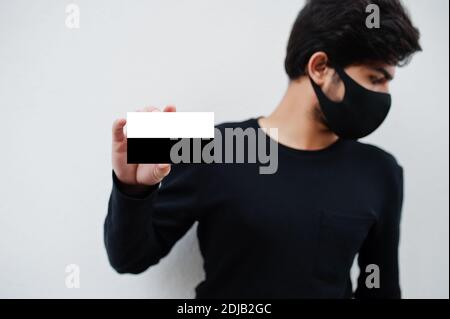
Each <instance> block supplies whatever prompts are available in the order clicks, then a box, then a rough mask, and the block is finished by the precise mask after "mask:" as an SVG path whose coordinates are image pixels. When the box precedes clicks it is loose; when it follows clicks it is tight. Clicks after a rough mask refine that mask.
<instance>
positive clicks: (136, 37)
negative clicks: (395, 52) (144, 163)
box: [0, 0, 449, 298]
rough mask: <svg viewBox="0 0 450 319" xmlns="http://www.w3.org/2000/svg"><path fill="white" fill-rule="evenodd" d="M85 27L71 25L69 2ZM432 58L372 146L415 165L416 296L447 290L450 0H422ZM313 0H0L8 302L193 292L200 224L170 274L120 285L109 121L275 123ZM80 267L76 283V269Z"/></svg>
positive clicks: (415, 73)
mask: <svg viewBox="0 0 450 319" xmlns="http://www.w3.org/2000/svg"><path fill="white" fill-rule="evenodd" d="M70 2H74V3H76V4H78V5H79V7H80V9H81V25H80V26H81V28H80V29H78V30H70V29H67V28H66V27H65V24H64V22H65V18H66V14H65V6H66V4H68V3H70ZM405 2H406V3H407V5H408V6H409V7H410V9H411V12H412V15H413V17H414V20H415V21H416V23H417V24H418V26H419V27H420V29H421V31H422V33H423V41H422V42H423V46H424V49H425V52H424V53H422V54H420V55H418V56H417V57H416V58H415V59H414V60H413V63H412V64H411V65H410V66H409V67H408V68H406V69H402V70H399V72H398V79H397V81H396V82H395V84H394V87H393V93H394V94H395V105H394V108H393V111H392V113H391V116H390V118H389V120H388V122H387V123H386V124H385V125H384V126H383V129H381V130H380V131H379V132H377V133H376V134H375V135H373V136H372V137H371V138H370V142H373V143H376V144H377V145H380V146H382V147H383V148H385V149H387V150H388V151H390V152H393V153H394V154H395V155H396V157H397V158H398V160H399V161H400V163H401V164H402V165H403V166H404V168H405V174H406V198H405V207H404V218H403V225H402V242H401V279H402V286H403V291H404V296H405V297H407V298H421V297H425V298H428V297H435V298H448V297H449V288H448V287H449V285H448V276H449V265H448V261H449V259H448V252H449V246H448V245H449V237H448V234H449V232H448V225H449V220H448V215H449V195H448V194H449V193H448V191H449V185H448V176H449V174H448V168H449V158H448V146H449V141H448V131H449V122H448V118H449V114H448V113H449V96H448V86H449V83H448V82H449V75H448V70H449V64H448V61H449V58H448V57H449V52H448V38H449V34H448V20H449V18H448V11H449V10H448V9H449V8H448V1H447V0H433V1H424V0H409V1H405ZM301 6H302V1H294V0H284V1H277V2H276V1H272V0H245V1H244V0H214V1H211V0H208V1H207V0H189V1H187V0H164V1H163V0H153V1H144V0H141V1H138V0H133V1H124V0H123V1H119V0H115V1H111V0H109V1H106V0H96V1H92V0H73V1H58V0H53V1H52V0H40V1H32V0H28V1H24V0H14V1H12V0H10V1H7V0H0V114H1V122H2V123H1V125H0V134H1V136H2V145H1V153H0V154H1V155H0V170H1V179H0V297H3V298H5V297H6V298H11V297H43V298H47V297H60V298H71V297H76V298H78V297H86V298H90V297H114V298H115V297H136V298H147V297H163V298H164V297H179V298H184V297H192V296H193V295H194V290H193V289H194V287H195V285H196V284H197V283H198V282H199V281H200V280H201V279H202V277H203V272H202V260H201V257H200V255H199V252H198V247H197V243H196V241H195V234H194V233H193V232H192V231H191V232H190V233H189V235H188V236H187V237H186V238H184V239H183V240H182V241H181V242H180V243H179V244H177V246H176V247H175V248H174V251H172V253H171V254H170V255H169V256H168V257H167V258H166V259H164V260H163V261H162V262H161V264H160V265H158V266H157V267H154V268H152V269H150V270H149V271H147V272H146V273H144V274H143V275H140V276H137V277H136V276H119V275H117V274H116V273H115V272H114V271H113V270H112V269H111V268H110V267H109V264H108V262H107V259H106V254H105V250H104V247H103V240H102V227H103V220H104V217H105V214H106V205H107V200H108V196H109V192H110V188H111V167H110V126H111V123H112V121H113V119H114V118H116V117H118V116H121V115H123V114H125V112H126V111H130V110H131V111H133V110H135V109H137V108H140V107H143V106H146V105H156V106H161V105H164V104H169V103H174V104H176V105H177V106H178V107H179V109H180V110H184V111H193V110H198V111H215V112H216V118H217V121H218V122H223V121H228V120H243V119H247V118H249V117H252V116H256V115H266V114H268V113H269V112H270V111H271V110H272V109H273V108H274V107H275V106H276V104H277V103H278V101H279V99H280V98H281V95H282V94H283V93H284V89H285V88H286V85H287V78H286V76H285V74H284V69H283V59H284V54H285V46H286V41H287V38H288V35H289V31H290V28H291V25H292V23H293V22H294V19H295V17H296V15H297V13H298V11H299V9H300V8H301ZM71 263H75V264H78V265H79V266H80V269H81V287H80V289H67V288H66V287H65V275H66V274H65V266H66V265H67V264H71Z"/></svg>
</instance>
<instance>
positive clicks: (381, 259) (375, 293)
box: [355, 165, 403, 299]
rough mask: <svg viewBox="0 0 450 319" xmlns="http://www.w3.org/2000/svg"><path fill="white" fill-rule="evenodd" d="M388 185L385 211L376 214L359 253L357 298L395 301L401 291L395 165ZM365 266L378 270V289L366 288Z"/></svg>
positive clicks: (399, 178) (399, 173) (399, 172)
mask: <svg viewBox="0 0 450 319" xmlns="http://www.w3.org/2000/svg"><path fill="white" fill-rule="evenodd" d="M396 168H397V169H396V170H395V173H394V174H393V177H392V180H391V181H390V184H391V186H392V187H390V188H389V189H386V191H387V192H388V196H389V200H388V201H387V205H386V208H385V210H384V211H383V212H382V214H380V216H379V219H378V222H377V223H376V225H375V226H374V227H373V228H372V229H371V231H370V233H369V235H368V237H367V239H366V240H365V242H364V244H363V246H362V248H361V250H360V252H359V259H358V264H359V268H360V271H361V273H360V276H359V278H358V288H357V290H356V292H355V297H356V298H358V299H366V298H382V299H399V298H401V289H400V283H399V263H398V246H399V239H400V219H401V211H402V205H403V169H402V167H401V166H398V165H397V166H396ZM368 265H376V266H378V269H379V271H380V273H379V275H380V287H379V288H372V289H370V288H369V287H367V285H366V279H367V276H368V275H369V274H368V273H366V268H367V266H368Z"/></svg>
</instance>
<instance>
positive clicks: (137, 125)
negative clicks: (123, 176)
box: [126, 112, 214, 164]
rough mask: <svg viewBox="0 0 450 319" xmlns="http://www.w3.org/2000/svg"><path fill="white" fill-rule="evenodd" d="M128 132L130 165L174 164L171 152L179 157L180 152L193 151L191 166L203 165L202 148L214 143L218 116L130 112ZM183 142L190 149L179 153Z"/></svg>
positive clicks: (190, 158) (190, 152) (189, 113)
mask: <svg viewBox="0 0 450 319" xmlns="http://www.w3.org/2000/svg"><path fill="white" fill-rule="evenodd" d="M126 130H127V144H128V149H127V154H128V155H127V156H128V158H127V161H128V164H172V163H174V161H173V160H172V159H173V158H172V157H173V156H171V152H172V155H174V152H175V153H176V154H177V156H176V157H177V158H179V157H180V154H179V152H180V151H184V152H189V153H188V154H184V158H186V157H185V156H186V155H187V156H188V157H189V162H190V163H196V162H202V160H201V152H202V149H203V148H204V147H205V145H207V144H208V143H210V142H211V141H213V140H214V113H211V112H130V113H127V128H126ZM180 142H183V145H186V143H188V144H189V145H190V146H191V147H190V149H189V150H186V148H184V149H183V150H178V152H176V150H177V148H178V145H179V144H180ZM183 162H185V161H183Z"/></svg>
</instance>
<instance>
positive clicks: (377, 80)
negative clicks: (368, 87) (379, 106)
mask: <svg viewBox="0 0 450 319" xmlns="http://www.w3.org/2000/svg"><path fill="white" fill-rule="evenodd" d="M370 81H371V82H372V84H384V83H385V82H386V79H385V78H384V77H382V78H379V77H376V76H371V77H370Z"/></svg>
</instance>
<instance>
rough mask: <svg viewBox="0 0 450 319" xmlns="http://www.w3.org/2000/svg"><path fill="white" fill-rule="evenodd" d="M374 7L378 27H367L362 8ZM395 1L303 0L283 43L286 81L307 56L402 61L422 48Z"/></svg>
mask: <svg viewBox="0 0 450 319" xmlns="http://www.w3.org/2000/svg"><path fill="white" fill-rule="evenodd" d="M370 4H375V5H377V6H378V7H379V9H380V11H379V12H380V28H369V27H368V26H367V25H366V20H367V18H368V16H369V15H370V12H369V13H367V12H366V8H367V6H368V5H370ZM419 38H420V33H419V30H418V29H417V28H416V27H414V26H413V24H412V22H411V19H410V17H409V14H408V12H407V11H406V9H405V7H404V6H403V5H402V3H401V1H400V0H307V2H306V5H305V7H304V8H303V9H302V10H301V11H300V14H299V15H298V18H297V20H296V21H295V24H294V27H293V29H292V33H291V36H290V39H289V43H288V47H287V56H286V61H285V68H286V72H287V74H288V76H289V78H290V79H291V80H294V79H297V78H299V77H300V76H302V75H305V71H306V67H307V65H308V62H309V59H310V58H311V56H312V55H313V54H314V53H316V52H319V51H323V52H325V53H327V55H328V58H329V60H330V61H329V62H330V64H337V65H340V66H341V67H346V66H348V65H352V64H358V63H367V62H383V63H386V64H390V65H405V64H407V63H408V62H409V59H410V57H411V56H412V55H413V54H414V53H415V52H417V51H421V50H422V48H421V46H420V44H419Z"/></svg>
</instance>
